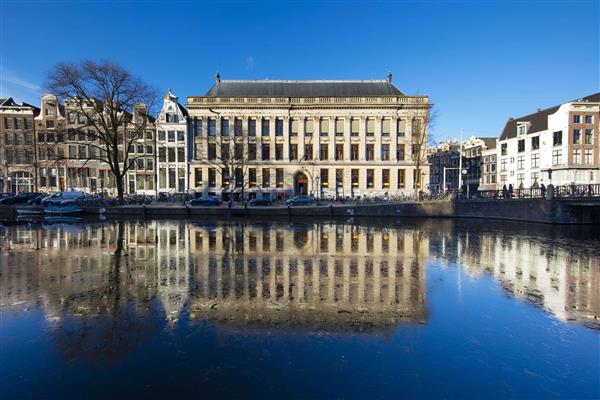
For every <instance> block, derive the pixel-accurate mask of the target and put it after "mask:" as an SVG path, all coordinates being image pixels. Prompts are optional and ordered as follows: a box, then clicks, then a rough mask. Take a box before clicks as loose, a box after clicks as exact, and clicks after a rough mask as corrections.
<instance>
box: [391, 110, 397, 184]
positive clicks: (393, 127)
mask: <svg viewBox="0 0 600 400" xmlns="http://www.w3.org/2000/svg"><path fill="white" fill-rule="evenodd" d="M397 144H398V118H396V117H393V118H391V119H390V161H397V159H396V149H397V147H396V146H397ZM390 178H391V176H390ZM391 186H392V185H391V183H390V187H391Z"/></svg>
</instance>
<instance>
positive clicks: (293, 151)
mask: <svg viewBox="0 0 600 400" xmlns="http://www.w3.org/2000/svg"><path fill="white" fill-rule="evenodd" d="M297 159H298V145H297V144H296V143H290V160H297Z"/></svg>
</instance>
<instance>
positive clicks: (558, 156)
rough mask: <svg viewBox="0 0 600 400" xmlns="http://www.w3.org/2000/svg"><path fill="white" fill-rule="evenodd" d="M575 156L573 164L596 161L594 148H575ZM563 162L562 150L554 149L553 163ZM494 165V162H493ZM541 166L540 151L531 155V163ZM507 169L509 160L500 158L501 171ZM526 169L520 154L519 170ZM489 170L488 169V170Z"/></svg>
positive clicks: (532, 166) (518, 158)
mask: <svg viewBox="0 0 600 400" xmlns="http://www.w3.org/2000/svg"><path fill="white" fill-rule="evenodd" d="M572 155H573V157H572V163H573V164H579V165H581V164H582V161H583V164H587V165H591V164H593V163H594V153H593V150H592V149H585V150H583V151H582V150H580V149H575V150H573V153H572ZM582 155H583V159H582ZM513 161H514V159H513V158H511V162H513ZM562 164H563V160H562V150H560V149H559V150H553V151H552V165H562ZM492 165H493V164H492ZM539 166H540V155H539V153H534V154H532V155H531V164H530V168H539ZM506 169H507V160H506V158H503V159H501V160H500V171H506ZM522 169H525V156H518V157H517V170H522ZM486 172H487V171H486Z"/></svg>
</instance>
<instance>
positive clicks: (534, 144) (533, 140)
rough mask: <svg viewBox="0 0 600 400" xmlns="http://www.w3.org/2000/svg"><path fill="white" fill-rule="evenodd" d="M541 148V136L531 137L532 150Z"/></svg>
mask: <svg viewBox="0 0 600 400" xmlns="http://www.w3.org/2000/svg"><path fill="white" fill-rule="evenodd" d="M539 148H540V137H539V136H534V137H532V138H531V150H539Z"/></svg>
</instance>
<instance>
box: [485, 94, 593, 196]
mask: <svg viewBox="0 0 600 400" xmlns="http://www.w3.org/2000/svg"><path fill="white" fill-rule="evenodd" d="M599 119H600V93H595V94H593V95H590V96H587V97H583V98H581V99H578V100H574V101H570V102H567V103H564V104H560V105H557V106H554V107H550V108H546V109H544V110H538V111H537V112H535V113H533V114H530V115H526V116H523V117H520V118H510V119H509V120H508V121H507V122H506V125H505V126H504V130H503V131H502V134H501V136H500V139H499V142H498V148H497V158H498V177H499V178H498V188H502V187H503V186H504V185H506V186H507V187H508V186H509V185H512V186H513V187H514V188H515V189H517V188H520V187H523V188H531V187H535V186H537V185H541V184H542V183H543V184H545V185H548V184H549V183H552V184H554V185H571V184H573V183H574V184H576V185H587V184H594V183H600V138H599V136H598V131H599V127H600V125H599ZM550 174H551V176H550Z"/></svg>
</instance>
